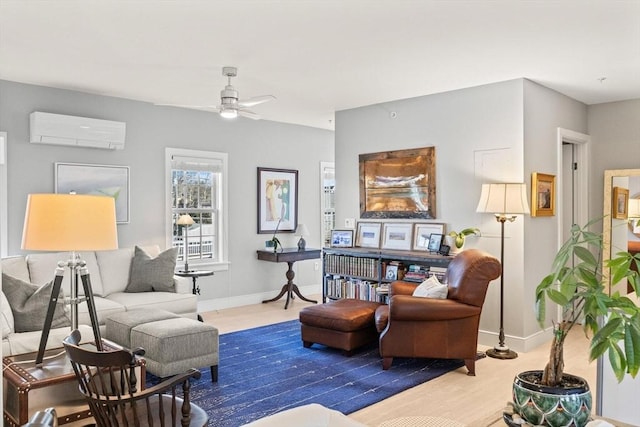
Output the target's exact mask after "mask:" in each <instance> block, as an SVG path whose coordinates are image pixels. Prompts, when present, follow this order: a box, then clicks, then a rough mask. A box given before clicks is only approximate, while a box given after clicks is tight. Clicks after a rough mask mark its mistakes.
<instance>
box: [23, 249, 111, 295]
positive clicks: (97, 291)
mask: <svg viewBox="0 0 640 427" xmlns="http://www.w3.org/2000/svg"><path fill="white" fill-rule="evenodd" d="M69 255H70V253H69V252H48V253H37V254H29V255H27V265H28V266H29V277H30V282H31V283H35V284H38V285H42V284H44V283H47V282H49V281H50V280H52V279H53V276H54V275H55V274H56V268H57V267H58V262H60V261H63V262H65V263H66V262H67V260H68V259H69ZM79 255H80V259H82V260H83V261H85V262H86V263H87V270H88V271H89V275H90V276H89V277H90V279H91V289H93V294H94V295H97V296H102V295H104V291H103V288H102V279H101V277H100V268H99V267H98V260H97V259H96V253H95V252H93V251H90V252H80V253H79ZM64 270H65V271H64V275H65V280H64V282H63V285H62V286H63V288H64V292H65V294H66V295H71V281H70V280H69V276H70V272H69V269H68V268H67V267H65V268H64ZM78 294H79V295H84V290H83V288H82V282H81V281H80V279H78Z"/></svg>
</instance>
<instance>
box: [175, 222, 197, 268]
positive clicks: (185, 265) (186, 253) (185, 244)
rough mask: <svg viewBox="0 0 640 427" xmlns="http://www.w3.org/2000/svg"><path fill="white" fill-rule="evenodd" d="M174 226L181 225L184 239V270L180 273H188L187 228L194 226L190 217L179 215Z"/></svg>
mask: <svg viewBox="0 0 640 427" xmlns="http://www.w3.org/2000/svg"><path fill="white" fill-rule="evenodd" d="M176 224H178V225H182V226H183V229H182V236H183V237H184V270H183V271H182V272H184V273H188V272H189V226H190V225H193V224H195V221H194V220H193V218H191V215H189V214H184V215H180V217H179V218H178V221H176Z"/></svg>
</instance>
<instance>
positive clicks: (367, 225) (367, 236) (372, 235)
mask: <svg viewBox="0 0 640 427" xmlns="http://www.w3.org/2000/svg"><path fill="white" fill-rule="evenodd" d="M381 228H382V223H379V222H359V223H358V230H357V232H356V246H360V247H361V248H375V249H378V248H380V229H381Z"/></svg>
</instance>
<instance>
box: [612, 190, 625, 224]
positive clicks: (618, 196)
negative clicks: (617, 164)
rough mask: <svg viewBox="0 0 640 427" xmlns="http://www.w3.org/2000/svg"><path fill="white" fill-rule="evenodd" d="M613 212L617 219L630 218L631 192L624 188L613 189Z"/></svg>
mask: <svg viewBox="0 0 640 427" xmlns="http://www.w3.org/2000/svg"><path fill="white" fill-rule="evenodd" d="M611 202H612V206H611V212H612V213H613V217H614V218H615V219H627V218H629V190H628V189H626V188H623V187H613V197H612V200H611Z"/></svg>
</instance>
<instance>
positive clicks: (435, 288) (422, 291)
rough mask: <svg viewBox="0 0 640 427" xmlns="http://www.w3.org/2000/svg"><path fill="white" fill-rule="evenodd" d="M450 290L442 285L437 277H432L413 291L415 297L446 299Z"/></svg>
mask: <svg viewBox="0 0 640 427" xmlns="http://www.w3.org/2000/svg"><path fill="white" fill-rule="evenodd" d="M448 291H449V288H448V287H447V285H443V284H442V283H440V281H439V280H438V278H437V277H436V276H431V277H429V278H428V279H427V280H425V281H424V282H422V283H420V285H419V286H418V287H417V288H416V289H415V290H414V291H413V296H414V297H421V298H439V299H446V298H447V292H448Z"/></svg>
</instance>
